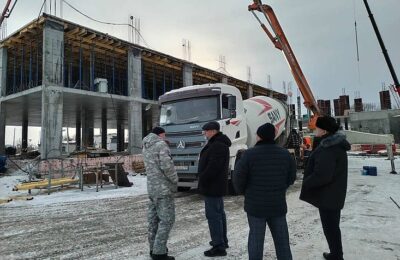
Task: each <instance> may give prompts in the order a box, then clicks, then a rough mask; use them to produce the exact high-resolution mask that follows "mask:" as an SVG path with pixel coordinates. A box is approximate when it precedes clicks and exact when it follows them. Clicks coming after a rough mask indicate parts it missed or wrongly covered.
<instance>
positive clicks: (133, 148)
mask: <svg viewBox="0 0 400 260" xmlns="http://www.w3.org/2000/svg"><path fill="white" fill-rule="evenodd" d="M128 115H129V116H128V129H129V146H128V152H129V153H130V154H139V153H142V139H143V133H142V132H143V129H142V104H141V103H140V102H137V101H130V102H129V108H128Z"/></svg>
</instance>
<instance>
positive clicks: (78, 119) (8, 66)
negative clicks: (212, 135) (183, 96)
mask: <svg viewBox="0 0 400 260" xmlns="http://www.w3.org/2000/svg"><path fill="white" fill-rule="evenodd" d="M98 78H100V79H105V80H107V88H106V89H104V88H101V87H100V85H98V84H96V82H97V81H96V79H98ZM217 82H224V83H227V84H230V85H233V86H236V87H237V88H238V89H239V90H240V91H241V93H242V95H243V96H244V97H247V96H248V95H249V96H253V95H267V96H273V97H275V98H279V99H281V100H286V98H287V97H286V95H284V94H282V93H279V92H275V91H273V90H271V89H267V88H264V87H262V86H259V85H256V84H249V83H248V82H245V81H242V80H240V79H236V78H234V77H231V76H227V75H225V74H222V73H220V72H217V71H213V70H210V69H207V68H204V67H201V66H198V65H196V64H194V63H191V62H188V61H185V60H181V59H178V58H175V57H172V56H170V55H167V54H164V53H160V52H157V51H154V50H151V49H148V48H144V47H143V46H140V45H135V44H132V43H130V42H126V41H123V40H121V39H118V38H116V37H113V36H110V35H108V34H106V33H101V32H98V31H95V30H92V29H90V28H87V27H84V26H81V25H78V24H75V23H72V22H69V21H66V20H63V19H60V18H58V17H54V16H50V15H47V14H44V15H43V16H41V17H40V18H39V19H38V20H35V21H33V22H31V23H29V24H27V25H26V26H24V27H23V28H21V29H20V30H18V31H17V32H15V33H13V34H12V35H10V36H9V37H7V38H6V39H4V40H3V41H2V42H0V154H2V153H4V151H5V126H6V125H9V126H22V127H23V131H22V132H23V136H22V140H23V141H22V146H23V147H22V148H23V150H24V151H26V150H27V147H28V140H29V136H28V135H29V132H28V126H38V127H41V129H42V130H41V140H40V152H41V155H42V158H54V157H58V156H60V154H61V144H62V138H63V137H62V128H63V127H71V128H75V129H76V136H75V139H76V146H77V149H80V150H83V149H86V148H87V147H90V146H93V129H94V128H99V129H101V136H102V141H101V147H103V148H105V147H107V143H106V140H105V139H106V138H107V133H108V129H117V132H118V142H117V143H118V150H124V149H125V130H128V131H127V132H128V136H127V139H128V147H127V150H128V152H129V153H131V154H134V153H140V152H141V140H142V138H143V136H144V135H145V134H147V133H148V132H149V131H150V130H151V128H152V127H153V126H155V125H156V124H157V121H158V116H159V108H158V101H157V100H158V97H159V96H160V95H162V94H164V93H165V92H167V91H170V90H172V89H176V88H180V87H183V86H188V85H197V84H207V83H217ZM149 104H151V109H147V108H148V105H149Z"/></svg>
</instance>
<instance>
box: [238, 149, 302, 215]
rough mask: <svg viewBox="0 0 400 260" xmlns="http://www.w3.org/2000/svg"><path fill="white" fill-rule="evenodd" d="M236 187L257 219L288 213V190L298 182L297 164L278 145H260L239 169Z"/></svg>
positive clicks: (250, 212) (246, 208) (246, 155)
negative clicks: (296, 179)
mask: <svg viewBox="0 0 400 260" xmlns="http://www.w3.org/2000/svg"><path fill="white" fill-rule="evenodd" d="M234 175H235V178H234V182H235V187H236V188H237V189H238V191H239V192H242V193H244V194H245V211H246V212H247V213H249V214H251V215H253V216H256V217H274V216H281V215H284V214H285V213H286V212H287V206H286V198H285V196H286V190H287V188H288V187H289V186H290V185H291V184H293V182H294V180H295V178H296V168H295V164H294V160H293V158H292V157H291V155H290V154H289V152H288V151H287V150H286V149H284V148H282V147H280V146H278V145H276V144H268V143H263V142H261V143H257V145H256V146H255V147H254V148H251V149H249V150H248V151H246V152H245V154H244V155H243V157H242V158H241V160H240V161H239V162H238V164H237V165H236V167H235V174H234Z"/></svg>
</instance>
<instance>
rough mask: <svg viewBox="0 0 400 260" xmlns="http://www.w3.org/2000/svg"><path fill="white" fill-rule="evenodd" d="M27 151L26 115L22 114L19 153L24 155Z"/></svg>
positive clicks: (25, 112) (25, 113)
mask: <svg viewBox="0 0 400 260" xmlns="http://www.w3.org/2000/svg"><path fill="white" fill-rule="evenodd" d="M27 151H28V113H27V111H24V112H23V115H22V147H21V153H26V152H27Z"/></svg>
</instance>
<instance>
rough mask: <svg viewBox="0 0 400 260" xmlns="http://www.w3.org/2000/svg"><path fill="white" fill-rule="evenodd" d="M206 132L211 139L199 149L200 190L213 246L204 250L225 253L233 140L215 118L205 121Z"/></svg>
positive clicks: (212, 253)
mask: <svg viewBox="0 0 400 260" xmlns="http://www.w3.org/2000/svg"><path fill="white" fill-rule="evenodd" d="M203 133H204V135H205V137H206V138H207V139H208V142H207V144H206V146H204V148H203V150H201V152H200V159H199V168H198V172H199V191H200V193H201V194H202V195H204V203H205V213H206V218H207V221H208V227H209V229H210V236H211V242H210V245H211V246H212V248H211V249H210V250H207V251H205V252H204V255H205V256H208V257H214V256H225V255H226V248H228V238H227V230H226V229H227V228H226V215H225V211H224V200H223V196H224V195H226V192H227V186H228V185H227V183H228V170H229V147H230V146H231V141H230V140H229V138H228V137H227V136H226V135H224V134H222V133H221V132H220V131H219V124H218V123H217V122H215V121H212V122H208V123H206V124H205V125H204V126H203Z"/></svg>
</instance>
